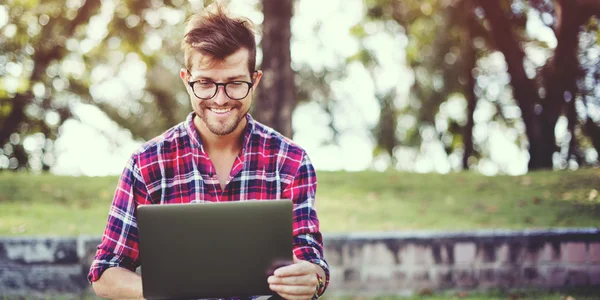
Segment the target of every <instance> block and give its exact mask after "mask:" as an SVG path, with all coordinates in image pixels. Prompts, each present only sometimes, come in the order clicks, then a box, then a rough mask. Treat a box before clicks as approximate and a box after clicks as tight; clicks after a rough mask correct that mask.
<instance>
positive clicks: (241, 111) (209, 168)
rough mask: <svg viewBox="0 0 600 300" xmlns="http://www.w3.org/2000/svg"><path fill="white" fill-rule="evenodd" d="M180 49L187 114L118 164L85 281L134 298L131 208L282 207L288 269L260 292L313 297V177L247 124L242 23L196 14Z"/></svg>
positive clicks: (247, 36) (319, 278)
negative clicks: (288, 204)
mask: <svg viewBox="0 0 600 300" xmlns="http://www.w3.org/2000/svg"><path fill="white" fill-rule="evenodd" d="M182 48H183V51H184V58H185V65H186V68H185V69H181V72H180V77H181V80H182V81H183V83H184V85H185V87H186V89H187V92H188V94H189V95H190V100H191V103H192V107H193V112H192V113H190V115H189V116H188V117H187V119H186V120H185V121H184V122H182V123H180V124H179V125H176V126H175V127H173V128H171V129H169V130H167V131H166V132H165V133H164V134H162V135H161V136H158V137H156V138H154V139H152V140H151V141H149V142H147V143H145V144H144V145H143V146H142V147H141V149H139V150H138V151H136V152H135V153H134V154H133V155H132V157H131V159H130V160H129V161H128V163H127V166H126V168H125V170H124V171H123V174H122V175H121V178H120V181H119V184H118V186H117V189H116V192H115V195H114V199H113V203H112V206H111V209H110V213H109V217H108V224H107V226H106V229H105V231H104V236H103V238H102V242H101V244H100V245H99V246H98V251H97V253H96V256H95V259H94V262H93V264H92V266H91V268H90V273H89V275H88V279H89V281H90V282H92V285H93V289H94V291H95V292H96V293H97V294H98V295H99V296H101V297H105V298H118V299H124V298H125V299H139V298H142V281H141V277H140V276H138V275H137V274H136V273H134V271H135V269H136V268H137V267H138V266H139V264H140V263H139V251H138V229H137V223H136V207H137V206H138V205H140V204H164V203H190V202H203V201H219V202H220V201H240V200H274V199H292V200H293V203H294V211H293V218H294V220H293V224H294V225H293V234H294V239H293V240H294V245H293V249H294V250H293V252H294V253H293V254H294V263H293V264H291V265H288V266H284V267H281V268H279V269H277V270H276V271H275V273H274V275H273V276H270V277H269V278H268V283H269V287H270V288H271V290H272V291H274V292H276V293H277V294H279V295H280V296H281V297H283V298H286V299H310V298H313V297H318V296H320V295H321V294H322V293H323V292H324V290H325V288H326V286H327V284H328V282H329V269H328V265H327V263H326V262H325V260H324V259H323V246H322V236H321V233H320V231H319V221H318V218H317V214H316V211H315V193H316V186H317V181H316V175H315V171H314V168H313V166H312V164H311V162H310V160H309V158H308V156H307V154H306V152H305V151H304V150H303V149H302V148H300V147H299V146H297V145H296V144H294V143H293V142H292V141H290V140H289V139H287V138H285V137H283V136H282V135H280V134H279V133H277V132H275V131H274V130H273V129H271V128H268V127H266V126H264V125H262V124H260V123H258V122H257V121H255V120H253V119H252V117H251V116H250V115H249V114H248V111H249V109H250V105H251V103H252V98H253V95H254V92H255V90H256V87H257V85H258V83H259V82H260V79H261V77H262V72H261V71H257V70H255V60H256V44H255V38H254V34H253V31H252V25H251V23H250V21H248V20H244V19H237V18H231V17H230V16H228V15H227V14H226V13H225V12H224V11H223V9H222V8H221V7H216V9H215V10H214V11H213V12H204V13H202V14H196V15H194V16H192V17H191V18H190V20H189V21H188V23H187V27H186V33H185V36H184V39H183V41H182ZM182 238H185V237H182ZM198 238H202V237H198ZM231 271H232V272H235V270H231Z"/></svg>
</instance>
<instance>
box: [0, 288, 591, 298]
mask: <svg viewBox="0 0 600 300" xmlns="http://www.w3.org/2000/svg"><path fill="white" fill-rule="evenodd" d="M599 295H600V289H598V288H587V289H584V290H582V289H572V290H564V291H561V292H557V291H542V290H531V289H525V290H523V289H515V290H511V291H499V290H491V291H487V292H482V291H479V292H457V291H446V292H441V293H437V294H430V295H415V296H410V297H401V296H384V297H367V296H354V297H345V296H342V297H338V296H333V295H328V294H327V293H325V295H324V296H323V298H321V299H323V300H447V299H451V300H529V299H531V300H598V299H600V296H599ZM0 299H6V300H9V299H11V300H12V299H15V300H16V299H28V298H27V297H13V298H11V297H5V298H0ZM32 299H33V298H32ZM35 299H48V300H72V299H85V300H99V299H101V298H99V297H96V296H95V295H93V294H91V293H89V292H88V293H85V294H82V295H47V296H46V297H35Z"/></svg>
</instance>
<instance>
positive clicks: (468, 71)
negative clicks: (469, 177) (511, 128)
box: [462, 2, 477, 170]
mask: <svg viewBox="0 0 600 300" xmlns="http://www.w3.org/2000/svg"><path fill="white" fill-rule="evenodd" d="M470 4H471V2H469V5H466V10H467V12H466V17H465V18H466V19H467V20H466V21H465V24H464V27H465V35H464V37H465V39H464V50H463V51H464V53H465V63H464V64H463V66H464V70H463V76H465V77H466V79H467V84H466V86H464V94H465V98H466V100H467V124H466V125H465V128H464V133H463V140H464V141H463V145H464V147H465V152H464V154H463V160H462V167H463V170H468V169H469V157H471V155H473V126H474V125H475V120H474V118H473V114H474V113H475V107H476V106H477V96H476V95H475V85H476V82H475V77H473V73H472V72H473V70H474V69H475V67H476V64H477V53H476V52H475V47H473V44H472V42H471V41H472V40H473V38H474V34H473V31H474V27H475V24H474V23H475V22H476V21H475V20H474V19H473V13H474V12H473V8H472V6H471V5H470Z"/></svg>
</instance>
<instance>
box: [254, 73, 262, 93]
mask: <svg viewBox="0 0 600 300" xmlns="http://www.w3.org/2000/svg"><path fill="white" fill-rule="evenodd" d="M262 75H263V71H261V70H256V71H255V72H254V73H253V74H252V82H254V84H253V85H252V89H253V90H254V89H256V87H257V86H258V83H259V82H260V79H261V78H262Z"/></svg>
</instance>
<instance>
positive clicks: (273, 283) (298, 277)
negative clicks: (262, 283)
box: [268, 255, 318, 300]
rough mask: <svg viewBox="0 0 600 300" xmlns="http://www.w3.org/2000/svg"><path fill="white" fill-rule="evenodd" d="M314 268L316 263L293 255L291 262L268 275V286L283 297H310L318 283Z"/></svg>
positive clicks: (295, 299)
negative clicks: (292, 261)
mask: <svg viewBox="0 0 600 300" xmlns="http://www.w3.org/2000/svg"><path fill="white" fill-rule="evenodd" d="M316 268H318V267H317V266H316V265H314V264H312V263H310V262H308V261H305V260H300V259H298V258H297V257H296V256H295V255H294V263H293V264H291V265H289V266H285V267H281V268H279V269H277V270H275V273H274V274H273V276H269V278H268V282H269V288H270V289H271V290H272V291H273V292H276V293H277V294H279V295H280V296H281V297H283V298H285V299H289V300H301V299H302V300H303V299H311V298H312V297H313V295H314V294H315V291H316V289H317V283H318V282H317V275H316V274H317V269H316Z"/></svg>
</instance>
